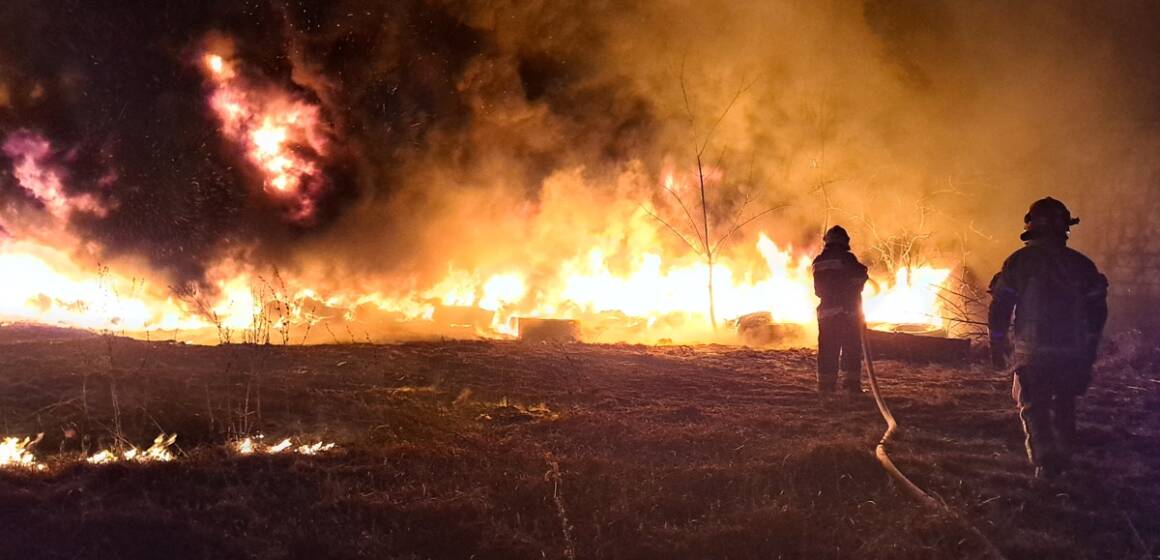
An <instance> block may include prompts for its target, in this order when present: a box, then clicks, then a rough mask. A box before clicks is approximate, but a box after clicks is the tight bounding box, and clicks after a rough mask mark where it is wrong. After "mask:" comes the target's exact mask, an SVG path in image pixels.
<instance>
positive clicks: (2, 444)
mask: <svg viewBox="0 0 1160 560" xmlns="http://www.w3.org/2000/svg"><path fill="white" fill-rule="evenodd" d="M42 438H44V434H37V435H36V439H33V438H30V437H24V438H18V437H6V438H4V439H3V440H0V467H5V468H7V467H19V468H25V469H35V470H44V469H45V468H46V467H45V466H44V464H43V463H41V462H39V461H37V460H36V456H35V455H33V454H32V452H31V451H29V449H31V448H32V447H33V446H34V445H36V444H37V443H40V440H41V439H42Z"/></svg>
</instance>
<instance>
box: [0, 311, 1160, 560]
mask: <svg viewBox="0 0 1160 560" xmlns="http://www.w3.org/2000/svg"><path fill="white" fill-rule="evenodd" d="M1135 340H1136V342H1131V341H1129V342H1127V343H1124V342H1121V343H1113V344H1109V351H1108V355H1107V357H1105V358H1104V359H1103V361H1102V362H1101V364H1100V366H1099V369H1098V372H1097V376H1098V378H1097V381H1096V383H1095V385H1094V387H1093V388H1092V390H1091V391H1090V392H1089V394H1088V395H1087V396H1086V397H1085V398H1084V399H1083V400H1082V402H1081V405H1080V414H1079V423H1080V440H1081V449H1080V451H1079V453H1078V457H1077V465H1076V468H1075V470H1074V471H1073V472H1072V473H1070V474H1069V475H1067V476H1066V477H1064V478H1062V479H1060V480H1058V481H1054V482H1051V483H1037V482H1035V481H1034V480H1033V479H1032V478H1031V476H1030V475H1031V470H1030V468H1029V467H1028V466H1027V465H1026V462H1025V459H1024V456H1023V452H1022V433H1021V431H1020V428H1019V423H1018V419H1017V417H1016V414H1015V411H1014V408H1013V406H1012V404H1011V398H1010V386H1009V381H1008V377H1007V375H1005V374H1003V373H1001V372H994V371H991V370H990V369H988V368H985V367H983V366H982V365H964V366H961V367H946V366H935V365H920V364H909V363H902V362H892V361H884V362H881V363H879V364H878V366H879V373H880V377H881V382H882V386H883V390H884V392H885V394H886V396H887V399H888V402H889V404H890V405H891V407H892V408H893V410H894V413H895V415H896V416H897V418H898V420H899V422H900V423H901V424H902V425H903V430H904V431H903V433H901V434H900V436H899V438H898V440H897V442H896V443H895V444H894V445H893V446H892V451H891V455H892V457H893V458H894V461H895V462H896V463H897V464H898V466H899V467H900V468H901V469H902V470H903V471H904V472H905V473H907V474H908V475H910V476H911V478H912V479H913V480H914V481H915V482H916V483H918V484H919V485H920V486H922V487H923V488H926V489H927V490H929V491H930V492H931V493H932V494H934V495H935V496H937V497H938V498H939V499H940V500H943V501H945V503H946V504H947V505H948V506H949V507H950V509H951V510H953V511H954V512H956V513H957V518H956V516H953V515H946V514H939V513H937V512H932V511H931V510H928V509H923V507H922V506H920V505H918V504H917V503H916V502H914V501H913V500H911V499H910V498H908V497H906V496H905V495H903V494H901V493H900V492H899V491H898V488H897V487H896V485H895V484H894V483H893V482H892V481H891V480H890V479H889V478H888V476H887V475H886V474H885V473H884V471H883V470H882V469H881V468H880V467H879V465H878V463H877V462H876V461H875V459H874V458H873V455H872V450H873V447H874V443H875V442H876V441H877V440H878V438H879V436H880V434H881V433H882V430H883V424H882V420H881V418H880V417H879V415H878V412H877V410H876V409H875V406H874V402H873V400H872V399H871V398H870V397H869V396H868V395H867V396H864V397H830V398H819V396H818V395H816V394H815V393H814V391H813V368H814V354H813V351H810V350H784V351H772V350H771V351H762V350H753V349H747V348H733V347H717V346H714V347H648V346H630V345H581V344H577V345H542V344H522V343H517V342H485V341H440V342H422V343H406V344H396V345H369V344H368V345H335V346H311V347H295V346H289V347H286V346H245V345H232V346H219V347H204V346H186V345H180V344H172V343H163V342H160V343H159V342H152V343H150V342H142V341H134V340H128V339H123V338H117V337H111V336H97V335H91V334H85V333H78V332H69V331H60V330H55V329H43V328H31V327H8V328H4V329H0V426H2V429H3V434H4V435H20V436H24V435H35V434H36V433H38V432H43V433H44V439H43V440H42V441H41V442H40V443H39V444H38V445H37V446H36V447H35V448H34V450H35V451H36V453H37V455H38V456H39V457H40V458H41V459H42V460H43V461H45V462H46V463H48V465H49V468H48V469H47V470H45V471H41V472H30V471H27V470H20V469H7V470H3V471H0V527H2V528H3V531H2V536H0V557H3V558H21V559H34V558H130V559H134V558H215V559H216V558H400V559H422V558H504V559H509V558H510V559H519V558H657V559H660V558H932V557H946V558H973V557H982V556H983V555H984V547H983V544H982V543H981V542H980V540H979V538H978V537H977V536H975V535H974V534H972V533H971V531H970V530H969V529H968V527H967V524H970V525H973V526H975V527H976V528H977V529H978V530H979V531H980V532H981V533H982V534H983V535H986V537H987V538H989V539H990V540H991V541H992V542H993V543H994V544H995V545H996V546H997V547H998V548H999V550H1000V551H1001V552H1002V553H1003V555H1004V556H1006V557H1007V558H1147V557H1153V556H1155V555H1157V554H1158V553H1160V485H1158V484H1157V483H1156V481H1157V480H1158V479H1160V370H1158V367H1160V352H1157V351H1156V349H1155V348H1154V347H1150V346H1148V344H1145V343H1143V342H1141V341H1144V340H1147V339H1144V338H1140V337H1137V338H1136V339H1135ZM1151 344H1153V345H1154V343H1151ZM160 431H165V432H167V433H176V434H177V436H178V439H177V444H176V445H175V447H174V451H175V453H176V455H177V459H176V460H175V461H173V462H169V463H150V464H135V463H120V464H112V465H87V464H84V463H79V462H77V458H79V457H81V456H82V454H83V453H86V452H87V453H89V454H91V453H93V452H94V451H96V450H97V449H98V448H99V447H104V446H107V445H108V444H110V443H112V441H113V439H114V437H115V436H117V435H118V434H119V435H120V436H121V437H123V438H124V439H126V440H128V441H131V442H133V443H135V444H136V445H138V446H147V445H148V444H149V443H150V442H151V441H152V439H153V437H154V436H156V435H157V434H158V433H159V432H160ZM257 432H261V433H264V434H267V437H268V438H270V439H278V438H281V437H287V436H292V437H296V438H301V439H303V440H320V441H333V442H335V443H337V447H336V448H335V449H334V450H332V451H330V452H329V453H324V454H320V455H316V456H303V455H293V454H279V455H258V456H239V455H237V454H236V453H233V452H232V451H231V450H230V449H229V447H228V445H227V444H228V442H229V441H230V440H231V439H232V438H236V437H237V436H238V435H239V434H245V433H257Z"/></svg>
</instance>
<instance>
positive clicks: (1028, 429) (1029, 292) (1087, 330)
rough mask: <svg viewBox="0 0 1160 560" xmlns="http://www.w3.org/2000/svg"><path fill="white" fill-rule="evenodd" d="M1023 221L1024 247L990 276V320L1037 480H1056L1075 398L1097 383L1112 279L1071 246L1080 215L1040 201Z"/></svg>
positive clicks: (1071, 431)
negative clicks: (1010, 331)
mask: <svg viewBox="0 0 1160 560" xmlns="http://www.w3.org/2000/svg"><path fill="white" fill-rule="evenodd" d="M1023 222H1024V232H1023V234H1022V235H1021V236H1020V239H1022V240H1023V242H1024V247H1023V248H1022V249H1019V250H1018V251H1015V253H1013V254H1012V255H1011V256H1010V257H1008V258H1007V261H1006V262H1004V263H1003V269H1002V270H1000V271H999V273H998V274H996V275H995V277H994V279H992V280H991V288H990V292H991V307H990V310H989V313H988V318H987V323H988V327H989V329H990V334H991V358H992V361H993V363H994V365H995V367H997V368H1000V369H1002V368H1006V367H1007V365H1008V358H1009V357H1010V358H1012V360H1011V363H1012V365H1013V366H1014V367H1013V369H1014V384H1013V388H1012V391H1011V394H1012V397H1013V398H1014V399H1015V401H1016V403H1017V405H1018V409H1019V418H1020V420H1021V421H1022V423H1023V431H1024V433H1025V434H1026V436H1027V440H1026V445H1027V458H1028V459H1029V460H1030V461H1031V464H1032V466H1033V467H1034V468H1035V476H1036V478H1052V477H1054V476H1056V475H1058V474H1060V473H1061V472H1063V471H1064V470H1065V469H1066V468H1067V467H1068V465H1069V463H1070V460H1071V453H1072V448H1073V446H1074V444H1075V401H1076V397H1078V396H1080V395H1082V394H1083V393H1084V392H1086V391H1087V388H1088V385H1090V384H1091V380H1092V364H1093V363H1094V362H1095V359H1096V349H1097V348H1098V346H1099V343H1100V337H1101V336H1102V335H1103V330H1104V323H1105V322H1106V321H1107V318H1108V306H1107V293H1108V281H1107V278H1105V277H1104V275H1103V274H1100V271H1099V269H1097V268H1096V265H1095V264H1094V263H1093V262H1092V261H1091V259H1089V258H1087V257H1086V256H1084V255H1083V254H1081V253H1080V252H1079V251H1076V250H1074V249H1071V248H1069V247H1068V246H1067V239H1068V233H1069V232H1070V231H1071V226H1073V225H1076V224H1078V223H1079V219H1078V218H1073V217H1072V216H1071V212H1070V211H1068V209H1067V207H1066V206H1064V204H1063V203H1062V202H1060V201H1058V200H1055V199H1054V198H1044V199H1042V200H1038V201H1036V202H1035V203H1034V204H1032V205H1031V208H1030V209H1029V210H1028V211H1027V215H1026V216H1024V218H1023ZM1012 315H1014V319H1015V328H1014V333H1013V336H1012V337H1010V338H1009V337H1008V327H1009V326H1010V324H1011V319H1012Z"/></svg>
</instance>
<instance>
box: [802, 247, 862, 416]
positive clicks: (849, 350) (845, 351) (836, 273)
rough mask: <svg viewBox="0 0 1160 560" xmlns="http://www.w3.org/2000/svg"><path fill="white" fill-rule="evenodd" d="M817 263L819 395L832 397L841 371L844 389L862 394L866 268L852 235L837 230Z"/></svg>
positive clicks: (815, 283) (815, 284) (815, 271)
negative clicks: (853, 250) (855, 250)
mask: <svg viewBox="0 0 1160 560" xmlns="http://www.w3.org/2000/svg"><path fill="white" fill-rule="evenodd" d="M822 240H823V242H825V248H823V249H822V254H820V255H818V257H817V258H816V259H814V265H813V274H814V293H815V294H817V296H818V298H819V299H821V303H820V304H819V305H818V392H819V393H832V392H834V389H835V385H836V384H837V377H838V370H839V369H840V370H841V371H842V389H843V390H845V391H847V392H849V393H861V392H862V329H863V328H864V327H863V320H862V288H863V286H865V285H866V280H867V279H868V278H869V277H868V276H867V274H866V267H865V266H863V265H862V263H860V262H858V258H857V257H855V256H854V253H851V252H850V235H849V234H848V233H846V230H845V229H843V228H842V226H834V227H832V228H830V229H829V231H827V232H826V235H825V237H823V239H822Z"/></svg>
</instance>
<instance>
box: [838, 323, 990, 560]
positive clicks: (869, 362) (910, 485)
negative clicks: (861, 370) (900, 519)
mask: <svg viewBox="0 0 1160 560" xmlns="http://www.w3.org/2000/svg"><path fill="white" fill-rule="evenodd" d="M866 331H867V328H866V327H865V326H864V325H863V327H862V332H861V336H862V355H863V357H864V359H865V360H866V373H867V377H868V378H869V379H870V392H871V393H872V394H873V395H874V402H875V403H876V404H877V405H878V412H879V414H881V415H882V420H884V421H885V422H886V431H885V432H883V433H882V438H881V439H879V440H878V445H876V446H875V447H874V456H875V458H877V459H878V462H879V463H881V464H882V468H883V469H885V470H886V472H887V473H888V474H889V475H890V476H891V478H893V479H894V480H895V481H896V482H897V483H898V484H899V485H900V486H901V487H902V489H903V490H905V491H906V493H907V494H910V496H911V497H913V498H914V499H916V500H918V502H919V503H921V504H922V505H924V506H926V507H927V508H930V509H931V510H933V511H935V512H938V513H942V514H945V515H949V516H950V517H951V518H952V519H954V520H955V521H958V522H959V523H961V524H962V525H963V526H964V527H966V528H967V530H968V531H970V532H971V533H972V534H973V535H975V536H976V537H977V538H978V539H979V541H980V542H982V543H983V546H984V547H985V548H986V550H987V555H988V556H990V557H991V558H993V559H995V560H1005V557H1004V556H1003V553H1002V552H1000V551H999V548H998V547H996V546H995V543H993V542H991V539H988V538H987V536H986V535H984V534H983V533H982V532H981V531H979V529H978V528H977V527H975V526H974V525H973V524H971V523H970V522H969V521H967V520H966V519H964V518H963V517H962V516H961V515H959V514H958V513H956V512H955V511H954V510H952V509H951V508H950V507H949V506H947V505H946V504H944V503H943V502H940V501H938V500H936V499H935V498H934V496H931V495H930V494H928V493H927V492H926V491H925V490H923V489H922V488H920V487H919V486H918V485H917V484H915V483H914V482H912V481H911V480H910V479H909V478H907V477H906V475H904V474H902V471H900V470H898V467H897V466H895V465H894V461H892V460H891V459H890V455H888V454H887V453H886V444H887V443H889V442H890V439H891V438H892V437H894V434H895V433H896V432H897V431H898V421H896V420H895V419H894V414H893V413H891V412H890V407H888V406H886V401H885V400H883V398H882V392H881V390H880V389H879V387H878V375H877V374H876V372H875V371H874V358H873V356H872V354H871V351H870V341H869V339H868V337H867V336H866Z"/></svg>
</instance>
